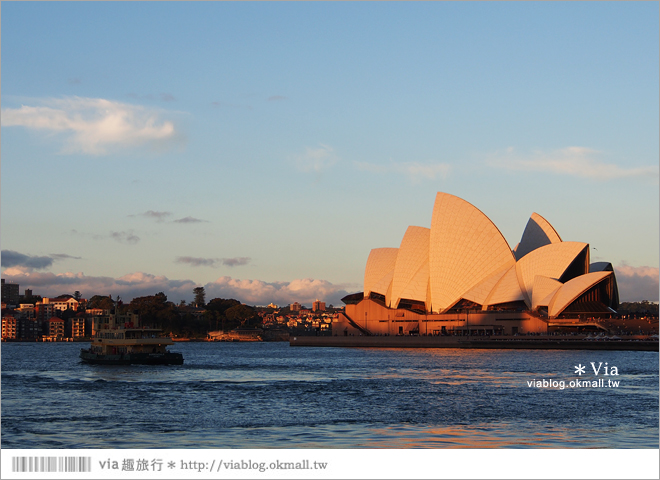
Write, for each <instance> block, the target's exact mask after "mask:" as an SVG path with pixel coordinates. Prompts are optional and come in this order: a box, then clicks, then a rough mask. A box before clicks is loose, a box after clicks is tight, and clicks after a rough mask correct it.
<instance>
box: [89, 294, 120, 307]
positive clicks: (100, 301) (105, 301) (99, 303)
mask: <svg viewBox="0 0 660 480" xmlns="http://www.w3.org/2000/svg"><path fill="white" fill-rule="evenodd" d="M114 306H115V302H113V301H112V298H110V297H106V296H104V295H94V296H93V297H92V298H90V299H89V301H88V302H87V308H102V309H104V310H110V309H112V308H114Z"/></svg>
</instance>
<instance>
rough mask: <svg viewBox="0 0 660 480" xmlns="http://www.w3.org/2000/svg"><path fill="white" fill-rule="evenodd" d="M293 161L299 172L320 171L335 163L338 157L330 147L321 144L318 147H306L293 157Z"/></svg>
mask: <svg viewBox="0 0 660 480" xmlns="http://www.w3.org/2000/svg"><path fill="white" fill-rule="evenodd" d="M294 161H295V165H296V168H297V169H298V170H300V171H301V172H316V173H321V172H322V171H324V170H328V169H330V168H331V167H332V166H333V165H335V164H336V163H337V162H338V161H339V157H337V155H335V153H334V149H333V148H332V147H330V146H328V145H323V144H321V145H319V147H318V148H306V149H305V152H304V153H302V154H300V155H296V156H295V157H294Z"/></svg>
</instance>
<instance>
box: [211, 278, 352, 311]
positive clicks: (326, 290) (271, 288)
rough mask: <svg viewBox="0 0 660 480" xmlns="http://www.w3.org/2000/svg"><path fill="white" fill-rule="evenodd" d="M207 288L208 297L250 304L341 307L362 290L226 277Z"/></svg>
mask: <svg viewBox="0 0 660 480" xmlns="http://www.w3.org/2000/svg"><path fill="white" fill-rule="evenodd" d="M204 288H205V290H206V298H215V297H218V298H235V299H237V300H240V301H241V302H243V303H247V304H249V305H267V304H269V303H270V302H274V303H276V304H278V305H286V304H290V303H293V302H299V303H302V304H303V305H308V306H310V305H311V303H312V302H313V301H314V300H316V299H317V298H318V299H319V300H323V301H325V302H326V303H328V304H333V305H336V306H340V305H343V303H341V299H342V298H343V297H345V296H346V295H348V293H353V291H355V290H359V287H357V286H355V285H342V284H340V285H334V284H332V283H330V282H328V281H326V280H314V279H311V278H305V279H299V280H293V281H291V282H270V283H269V282H264V281H262V280H239V279H234V278H231V277H226V276H225V277H220V278H218V279H217V280H216V281H215V282H212V283H208V284H206V285H205V286H204ZM347 289H348V290H350V292H349V291H347Z"/></svg>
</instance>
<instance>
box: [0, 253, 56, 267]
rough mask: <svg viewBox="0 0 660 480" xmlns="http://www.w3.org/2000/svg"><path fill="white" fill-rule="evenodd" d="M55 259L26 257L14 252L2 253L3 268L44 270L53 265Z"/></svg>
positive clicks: (35, 256)
mask: <svg viewBox="0 0 660 480" xmlns="http://www.w3.org/2000/svg"><path fill="white" fill-rule="evenodd" d="M53 261H54V259H53V257H51V256H46V255H44V256H37V255H25V254H23V253H19V252H16V251H14V250H3V251H2V267H3V268H11V267H25V268H28V269H36V270H43V269H45V268H48V267H50V266H51V265H53Z"/></svg>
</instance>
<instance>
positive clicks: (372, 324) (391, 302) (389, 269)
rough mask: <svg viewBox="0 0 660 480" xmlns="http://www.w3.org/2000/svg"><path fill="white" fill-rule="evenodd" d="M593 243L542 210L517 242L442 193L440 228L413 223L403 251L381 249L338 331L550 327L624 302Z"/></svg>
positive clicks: (436, 222)
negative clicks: (561, 230) (558, 227)
mask: <svg viewBox="0 0 660 480" xmlns="http://www.w3.org/2000/svg"><path fill="white" fill-rule="evenodd" d="M589 250H590V247H589V244H588V243H582V242H573V241H562V239H561V237H560V236H559V234H558V233H557V232H556V231H555V229H554V228H553V227H552V225H550V223H549V222H548V221H547V220H545V219H544V218H543V217H542V216H540V215H538V214H536V213H533V214H532V216H531V217H530V219H529V221H528V222H527V226H526V227H525V230H524V232H523V234H522V238H521V240H520V243H518V244H517V245H516V246H515V247H514V248H513V249H512V248H511V247H510V246H509V244H508V243H507V241H506V240H505V239H504V237H503V236H502V234H501V233H500V231H499V230H498V228H497V227H496V226H495V225H494V224H493V222H492V221H491V220H490V219H489V218H488V217H487V216H486V215H484V214H483V213H482V212H481V211H480V210H479V209H477V208H476V207H474V206H473V205H471V204H470V203H468V202H466V201H465V200H462V199H460V198H458V197H456V196H453V195H449V194H447V193H438V194H437V196H436V199H435V205H434V207H433V215H432V218H431V228H426V227H415V226H410V227H408V229H407V230H406V232H405V235H404V236H403V239H402V240H401V244H400V245H399V247H398V248H375V249H373V250H371V253H370V254H369V258H368V259H367V265H366V268H365V272H364V292H360V293H356V294H353V295H348V296H347V297H344V299H343V301H344V303H346V308H345V313H344V314H343V315H341V316H340V319H339V320H340V321H339V323H338V324H336V325H333V331H334V332H335V334H339V335H341V334H342V333H341V332H343V333H344V334H358V333H359V334H363V335H407V334H420V335H444V334H447V335H466V334H484V335H493V334H495V335H496V334H516V333H520V334H523V333H545V332H547V331H548V328H549V327H552V326H555V325H559V324H562V325H568V324H570V323H571V319H587V318H598V317H609V316H610V315H612V314H615V313H616V312H615V309H616V308H618V302H619V299H618V296H619V295H618V290H617V284H616V278H615V275H614V270H613V268H612V265H611V264H610V263H607V262H597V263H590V261H589Z"/></svg>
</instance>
